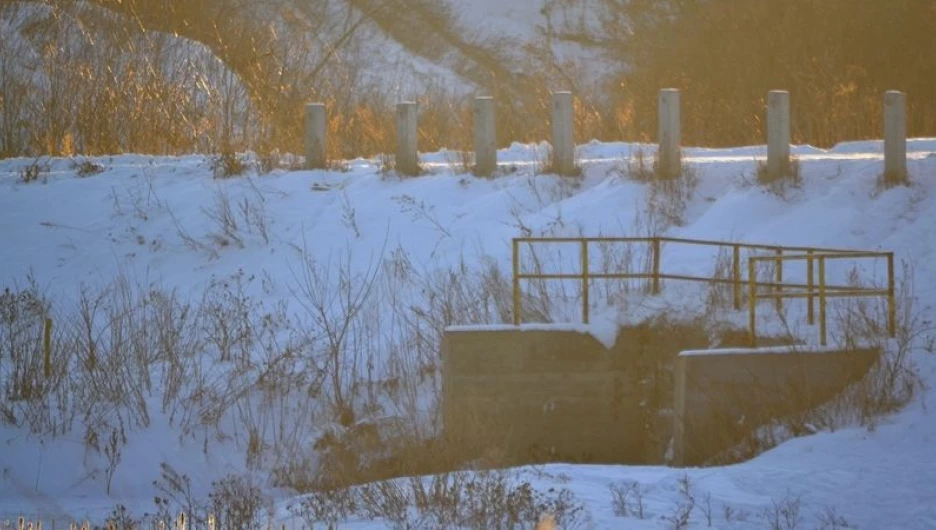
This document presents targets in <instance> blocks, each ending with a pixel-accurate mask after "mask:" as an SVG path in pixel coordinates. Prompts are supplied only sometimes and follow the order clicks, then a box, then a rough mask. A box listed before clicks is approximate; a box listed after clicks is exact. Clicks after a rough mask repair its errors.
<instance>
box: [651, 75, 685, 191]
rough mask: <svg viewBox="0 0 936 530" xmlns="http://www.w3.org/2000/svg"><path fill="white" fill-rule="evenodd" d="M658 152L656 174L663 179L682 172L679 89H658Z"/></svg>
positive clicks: (677, 175)
mask: <svg viewBox="0 0 936 530" xmlns="http://www.w3.org/2000/svg"><path fill="white" fill-rule="evenodd" d="M657 112H658V115H659V127H660V130H659V135H658V139H657V141H658V142H659V152H658V153H657V160H658V164H659V165H658V166H657V168H658V175H659V177H660V178H664V179H674V178H677V177H679V175H680V174H682V161H681V157H680V152H679V151H680V141H681V139H680V131H679V90H677V89H675V88H664V89H663V90H660V99H659V107H658V109H657Z"/></svg>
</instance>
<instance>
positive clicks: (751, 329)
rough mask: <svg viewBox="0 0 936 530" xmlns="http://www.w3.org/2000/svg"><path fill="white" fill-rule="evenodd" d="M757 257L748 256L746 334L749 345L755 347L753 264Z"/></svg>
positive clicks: (755, 273)
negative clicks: (748, 337) (748, 338)
mask: <svg viewBox="0 0 936 530" xmlns="http://www.w3.org/2000/svg"><path fill="white" fill-rule="evenodd" d="M756 262H757V258H756V257H755V256H749V257H748V334H749V336H750V340H751V347H752V348H756V347H757V272H756V270H755V265H756Z"/></svg>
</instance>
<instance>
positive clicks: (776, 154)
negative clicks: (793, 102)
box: [767, 90, 790, 181]
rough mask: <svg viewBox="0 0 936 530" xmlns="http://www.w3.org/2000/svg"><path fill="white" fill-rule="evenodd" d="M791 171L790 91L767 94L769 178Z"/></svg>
mask: <svg viewBox="0 0 936 530" xmlns="http://www.w3.org/2000/svg"><path fill="white" fill-rule="evenodd" d="M789 172H790V93H789V92H787V91H786V90H771V91H770V92H769V93H768V94H767V178H768V179H769V180H771V181H775V180H778V179H781V178H783V177H785V176H787V175H788V174H789Z"/></svg>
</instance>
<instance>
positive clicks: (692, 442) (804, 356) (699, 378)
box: [673, 347, 880, 466]
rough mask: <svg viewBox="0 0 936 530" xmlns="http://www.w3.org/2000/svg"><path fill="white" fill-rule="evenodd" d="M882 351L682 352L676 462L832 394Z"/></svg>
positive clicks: (689, 461)
mask: <svg viewBox="0 0 936 530" xmlns="http://www.w3.org/2000/svg"><path fill="white" fill-rule="evenodd" d="M879 355H880V351H879V350H876V349H866V350H858V351H837V350H834V349H824V350H822V351H810V352H806V351H795V350H791V349H789V348H783V347H781V348H764V349H733V350H710V351H689V352H683V353H682V354H680V356H679V357H678V358H677V360H676V373H675V389H674V401H675V403H674V405H675V407H674V409H675V410H674V425H673V442H674V445H673V450H674V462H673V463H674V464H676V465H681V466H691V465H698V464H701V463H703V462H705V461H706V460H708V459H709V458H711V457H713V456H715V455H717V454H718V453H720V452H722V451H724V450H726V449H728V448H730V447H733V446H735V445H736V444H737V443H739V442H740V441H741V440H742V439H743V438H744V437H745V436H746V435H748V434H750V433H751V432H753V430H754V429H755V428H757V427H758V426H761V425H764V424H766V423H767V422H769V420H770V419H771V418H779V417H788V416H790V415H792V414H796V413H797V412H803V411H806V410H809V409H811V408H814V407H816V406H818V405H820V404H822V403H825V402H827V401H829V400H830V399H831V398H832V397H834V396H835V395H836V394H838V393H839V392H841V391H842V390H843V389H844V388H845V387H846V386H847V385H848V384H849V383H852V382H854V381H857V380H858V379H860V378H861V377H862V376H864V375H865V374H866V373H867V372H868V370H869V368H870V367H871V365H872V364H873V363H874V362H875V360H876V359H877V358H878V356H879Z"/></svg>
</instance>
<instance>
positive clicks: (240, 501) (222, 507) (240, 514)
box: [208, 475, 273, 530]
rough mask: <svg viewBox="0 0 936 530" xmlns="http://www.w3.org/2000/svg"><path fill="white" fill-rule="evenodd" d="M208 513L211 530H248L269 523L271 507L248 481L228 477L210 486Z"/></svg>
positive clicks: (246, 479)
mask: <svg viewBox="0 0 936 530" xmlns="http://www.w3.org/2000/svg"><path fill="white" fill-rule="evenodd" d="M208 509H209V513H210V514H211V517H213V518H214V521H215V524H216V525H217V526H216V527H215V528H224V529H230V530H252V529H254V528H261V527H262V526H263V523H264V522H266V521H268V520H269V518H270V517H271V516H272V513H273V504H272V500H271V499H270V498H269V497H267V496H266V495H264V493H263V490H262V489H261V488H260V486H258V485H257V484H255V483H254V482H253V481H252V480H251V479H250V478H247V477H243V476H239V475H228V476H227V477H225V478H223V479H221V480H218V481H215V482H213V483H212V492H211V493H210V494H209V495H208Z"/></svg>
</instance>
